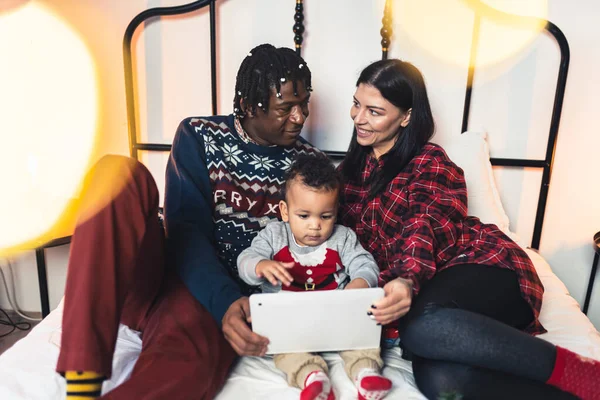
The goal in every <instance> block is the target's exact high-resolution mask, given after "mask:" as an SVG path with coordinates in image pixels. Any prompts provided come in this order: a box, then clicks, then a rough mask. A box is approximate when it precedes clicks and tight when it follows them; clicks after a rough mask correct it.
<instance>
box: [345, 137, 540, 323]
mask: <svg viewBox="0 0 600 400" xmlns="http://www.w3.org/2000/svg"><path fill="white" fill-rule="evenodd" d="M380 163H381V161H377V160H376V159H375V158H373V157H369V159H368V160H367V163H366V168H365V170H364V171H363V174H362V182H359V183H358V184H357V183H351V184H348V183H346V184H345V186H344V188H343V197H342V198H343V200H342V202H341V203H342V204H341V208H340V220H341V221H340V222H341V223H342V224H343V225H346V226H348V227H350V228H352V229H354V230H355V231H356V234H357V235H358V238H359V240H360V242H361V244H362V245H363V247H364V248H365V249H367V250H368V251H370V252H371V253H372V254H373V256H374V257H375V260H376V261H377V263H378V264H379V268H380V269H381V274H380V285H384V284H385V283H386V282H389V281H390V280H392V279H394V278H396V277H402V278H405V279H410V280H411V281H412V282H413V284H414V293H415V295H416V294H418V292H419V289H420V288H421V285H422V284H423V283H424V282H426V281H428V280H430V279H431V278H432V277H433V276H434V275H435V274H436V272H438V271H442V270H444V269H446V268H450V267H452V266H453V265H458V264H481V265H489V266H496V267H500V268H508V269H510V270H513V271H515V272H516V273H517V276H518V279H519V285H520V289H521V294H522V295H523V298H524V299H525V300H526V301H527V303H529V305H530V306H531V308H532V310H533V313H534V316H535V321H533V322H532V323H531V324H530V325H529V326H528V327H527V328H526V329H525V330H526V331H527V332H530V333H533V334H539V333H544V332H545V331H546V330H545V329H544V327H543V326H542V325H541V324H540V322H539V320H538V317H539V313H540V309H541V306H542V295H543V293H544V287H543V286H542V283H541V281H540V279H539V277H538V275H537V273H536V271H535V268H534V266H533V264H532V262H531V260H530V259H529V257H528V256H527V254H526V253H525V251H523V249H521V248H520V247H519V246H518V245H517V244H516V243H514V242H513V241H512V240H511V239H509V238H508V237H507V236H506V235H505V234H504V233H502V231H500V230H499V229H498V227H496V225H489V224H484V223H482V222H481V221H480V220H479V219H478V218H475V217H468V216H467V188H466V184H465V178H464V174H463V171H462V169H460V168H459V167H458V166H457V165H456V164H454V163H453V162H452V161H450V159H449V158H448V156H447V155H446V153H445V151H444V150H443V149H442V148H441V147H439V146H437V145H435V144H432V143H429V144H426V145H425V146H424V147H423V148H422V150H421V152H420V154H418V155H417V156H415V157H414V158H413V160H412V161H411V162H410V163H409V164H408V165H407V166H406V167H405V168H404V170H403V171H402V172H401V173H400V174H398V175H397V176H396V177H395V178H394V179H393V180H392V181H391V182H390V183H389V185H388V186H387V189H386V190H385V191H384V192H383V193H382V194H380V195H378V196H377V197H375V198H374V199H372V200H370V201H369V200H368V193H369V186H368V185H365V184H364V181H365V179H366V178H367V177H368V176H370V175H371V174H372V173H373V171H374V170H375V169H376V168H378V167H380Z"/></svg>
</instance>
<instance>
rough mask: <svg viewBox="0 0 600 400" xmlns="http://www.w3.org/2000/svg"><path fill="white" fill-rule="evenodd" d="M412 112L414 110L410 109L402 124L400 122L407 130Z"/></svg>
mask: <svg viewBox="0 0 600 400" xmlns="http://www.w3.org/2000/svg"><path fill="white" fill-rule="evenodd" d="M411 112H412V108H409V109H408V111H407V112H406V114H404V117H402V122H400V126H401V127H403V128H406V127H407V126H408V124H409V123H410V113H411Z"/></svg>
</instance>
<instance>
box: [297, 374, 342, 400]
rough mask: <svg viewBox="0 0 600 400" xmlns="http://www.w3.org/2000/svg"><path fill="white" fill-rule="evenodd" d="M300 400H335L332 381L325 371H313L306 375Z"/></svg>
mask: <svg viewBox="0 0 600 400" xmlns="http://www.w3.org/2000/svg"><path fill="white" fill-rule="evenodd" d="M300 400H335V395H334V394H333V390H332V389H331V381H330V380H329V377H328V376H327V374H326V373H325V372H323V371H313V372H311V373H310V374H308V376H307V377H306V381H305V382H304V389H302V393H300Z"/></svg>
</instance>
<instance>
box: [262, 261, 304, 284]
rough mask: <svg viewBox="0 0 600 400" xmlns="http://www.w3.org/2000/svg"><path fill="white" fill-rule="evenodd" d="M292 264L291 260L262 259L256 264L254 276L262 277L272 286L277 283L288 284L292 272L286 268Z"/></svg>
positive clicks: (290, 282) (290, 281) (291, 266)
mask: <svg viewBox="0 0 600 400" xmlns="http://www.w3.org/2000/svg"><path fill="white" fill-rule="evenodd" d="M294 265H295V263H294V262H293V261H290V262H280V261H274V260H262V261H260V262H259V263H258V264H256V276H258V277H259V278H262V277H264V278H265V279H266V280H268V281H269V282H271V285H273V286H277V285H279V283H281V284H283V285H285V286H290V285H291V284H292V281H293V280H294V278H292V274H290V273H289V272H288V269H290V268H293V267H294Z"/></svg>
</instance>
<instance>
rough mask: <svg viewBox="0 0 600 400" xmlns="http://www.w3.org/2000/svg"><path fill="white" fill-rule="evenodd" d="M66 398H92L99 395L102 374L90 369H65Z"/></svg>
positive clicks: (103, 378)
mask: <svg viewBox="0 0 600 400" xmlns="http://www.w3.org/2000/svg"><path fill="white" fill-rule="evenodd" d="M65 379H66V380H67V400H92V399H95V398H97V397H100V394H101V391H102V382H104V380H105V379H106V378H105V377H104V376H103V375H101V374H99V373H97V372H92V371H67V372H66V373H65Z"/></svg>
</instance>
